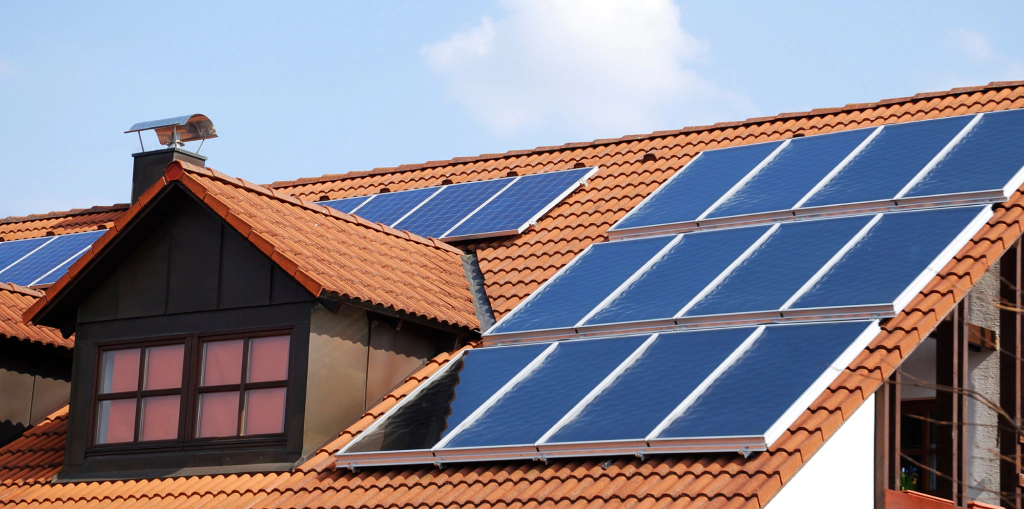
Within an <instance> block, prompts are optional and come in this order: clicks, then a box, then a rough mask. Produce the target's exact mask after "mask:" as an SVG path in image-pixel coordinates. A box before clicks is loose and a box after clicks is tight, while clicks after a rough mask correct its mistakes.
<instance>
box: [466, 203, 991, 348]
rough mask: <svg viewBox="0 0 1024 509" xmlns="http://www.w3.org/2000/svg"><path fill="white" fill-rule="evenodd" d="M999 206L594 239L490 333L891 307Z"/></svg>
mask: <svg viewBox="0 0 1024 509" xmlns="http://www.w3.org/2000/svg"><path fill="white" fill-rule="evenodd" d="M991 215H992V210H991V208H990V207H988V206H984V205H974V206H965V207H953V208H940V209H930V210H912V211H897V212H886V213H880V214H874V215H855V216H847V217H836V218H829V219H813V220H805V221H792V222H783V223H775V224H773V225H759V226H748V227H739V228H724V229H716V230H708V231H698V232H690V233H683V234H676V235H661V236H656V237H647V238H640V239H630V240H623V241H616V242H607V243H600V244H592V245H591V246H590V247H588V248H587V249H586V250H585V251H584V252H583V253H581V254H580V255H579V256H577V257H576V258H575V259H574V260H573V261H572V262H571V263H570V264H569V265H568V266H566V267H565V268H563V269H562V270H561V271H559V272H558V273H557V274H556V275H555V276H554V277H552V278H551V279H550V280H549V281H548V282H547V283H545V284H544V285H543V286H542V287H540V288H539V289H537V290H536V291H535V292H533V294H531V295H530V297H529V298H527V299H526V300H525V301H524V302H523V303H522V304H520V305H519V306H517V307H516V308H515V309H514V310H513V311H512V312H510V313H509V314H508V315H507V316H505V317H504V318H502V320H501V321H500V322H498V323H497V324H496V325H495V326H494V327H492V328H491V329H490V330H488V331H487V333H486V336H485V339H486V340H487V341H489V342H495V341H508V340H516V339H542V338H548V339H552V338H566V337H573V336H577V335H588V334H591V335H592V334H608V333H609V332H614V331H617V330H653V329H671V328H675V327H678V326H710V325H716V324H721V323H737V322H754V323H758V322H764V321H779V320H786V319H797V320H807V319H809V318H816V317H823V316H825V317H832V318H836V317H843V318H847V319H849V318H853V317H885V316H893V315H894V314H895V313H896V312H897V311H899V310H900V309H902V308H903V307H904V306H905V305H906V304H907V303H908V302H909V300H910V299H911V298H912V297H913V296H914V295H916V294H917V292H919V291H920V290H921V287H922V286H923V285H924V284H925V283H926V282H927V280H928V279H930V278H931V277H932V276H934V275H935V274H936V273H937V272H938V270H939V269H941V268H942V265H943V264H945V262H946V261H948V260H949V259H950V258H952V257H953V255H954V254H956V251H957V250H959V249H960V247H961V246H962V245H963V244H964V243H965V242H966V241H967V239H970V238H971V237H972V236H973V235H974V233H975V232H976V231H977V230H978V229H979V228H980V227H981V226H982V225H983V224H984V223H985V222H986V221H987V220H988V218H989V217H991ZM894 246H908V247H907V248H906V249H896V248H894ZM910 246H913V247H912V248H911V247H910Z"/></svg>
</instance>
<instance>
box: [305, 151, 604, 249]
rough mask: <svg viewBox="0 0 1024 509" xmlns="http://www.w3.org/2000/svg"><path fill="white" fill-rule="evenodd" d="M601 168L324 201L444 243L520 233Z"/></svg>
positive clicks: (371, 219) (333, 206) (342, 209)
mask: <svg viewBox="0 0 1024 509" xmlns="http://www.w3.org/2000/svg"><path fill="white" fill-rule="evenodd" d="M595 172H597V168H578V169H572V170H563V171H556V172H550V173H540V174H536V175H524V176H519V177H506V178H501V179H494V180H481V181H477V182H467V183H463V184H449V185H446V186H438V187H427V188H422V189H413V190H409V191H397V192H392V193H383V194H375V195H371V196H356V197H352V198H342V199H340V200H330V201H323V202H320V205H324V206H327V207H332V208H335V209H337V210H340V211H342V212H345V213H348V214H355V215H357V216H360V217H363V218H365V219H369V220H370V221H373V222H377V223H383V224H386V225H389V226H392V227H394V228H398V229H401V230H408V231H410V232H413V233H415V234H417V235H421V236H423V237H434V238H438V239H444V240H446V241H457V240H469V239H477V238H485V237H498V236H504V235H514V234H518V233H522V232H523V231H524V230H525V229H526V228H528V227H529V226H530V225H531V224H533V223H534V222H535V221H537V219H539V218H540V217H541V216H543V215H544V214H546V213H547V212H548V211H549V210H551V208H552V207H554V206H555V205H557V204H558V202H560V201H562V199H564V198H565V197H566V196H568V195H569V193H571V192H572V191H573V190H574V189H576V188H577V187H578V186H580V185H582V184H583V183H585V182H586V181H587V179H589V178H590V177H591V176H592V175H593V174H594V173H595Z"/></svg>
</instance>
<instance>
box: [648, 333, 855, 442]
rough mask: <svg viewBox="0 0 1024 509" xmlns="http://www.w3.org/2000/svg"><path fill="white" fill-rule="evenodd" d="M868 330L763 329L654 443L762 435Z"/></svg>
mask: <svg viewBox="0 0 1024 509" xmlns="http://www.w3.org/2000/svg"><path fill="white" fill-rule="evenodd" d="M869 325H870V322H838V323H826V324H813V325H776V326H771V327H767V328H766V329H765V331H764V334H762V335H761V336H760V337H759V338H758V339H757V340H756V341H755V342H754V344H753V345H752V346H751V347H750V349H749V350H747V351H746V352H745V353H744V354H743V355H742V356H741V357H740V358H739V359H738V360H737V361H736V363H735V364H733V365H732V366H731V367H730V368H728V369H727V370H726V371H725V373H723V374H722V376H721V377H719V378H718V379H716V380H715V381H714V382H713V383H712V384H711V386H710V387H708V390H707V391H706V392H704V394H702V395H701V396H700V397H699V398H697V400H696V401H695V402H694V403H693V405H692V406H691V407H690V408H689V409H687V410H685V411H684V412H683V414H682V415H681V416H680V417H679V418H678V419H676V420H675V421H674V422H673V423H672V424H670V425H669V426H668V427H667V428H666V429H665V430H664V431H663V432H662V433H661V434H660V435H659V436H658V438H698V437H727V436H761V435H764V434H765V433H766V432H767V431H768V428H770V427H771V426H772V424H774V423H775V421H777V420H778V419H779V418H780V417H782V414H783V413H785V412H786V410H788V409H789V407H790V406H792V405H793V403H795V402H796V401H797V399H798V398H799V397H800V396H801V395H803V394H804V392H805V391H807V389H808V387H810V386H811V385H812V384H813V382H814V381H815V380H817V379H818V377H820V376H821V375H822V374H824V373H826V371H828V370H829V366H830V365H831V364H832V363H834V362H835V361H836V359H838V358H839V357H840V355H841V354H842V353H843V352H844V351H846V349H847V348H849V347H850V346H851V344H852V343H853V340H854V339H856V338H857V337H859V336H860V334H861V333H862V332H864V331H865V329H867V328H868V326H869ZM835 374H838V371H837V372H836V373H835Z"/></svg>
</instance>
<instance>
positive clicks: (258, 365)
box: [247, 336, 288, 382]
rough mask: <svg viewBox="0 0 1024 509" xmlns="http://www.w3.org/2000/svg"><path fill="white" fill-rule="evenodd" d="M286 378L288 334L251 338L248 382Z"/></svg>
mask: <svg viewBox="0 0 1024 509" xmlns="http://www.w3.org/2000/svg"><path fill="white" fill-rule="evenodd" d="M287 379H288V336H274V337H272V338H253V339H251V340H250V343H249V377H248V380H247V381H249V382H271V381H274V380H287Z"/></svg>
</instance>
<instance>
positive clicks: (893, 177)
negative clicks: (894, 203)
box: [802, 116, 974, 207]
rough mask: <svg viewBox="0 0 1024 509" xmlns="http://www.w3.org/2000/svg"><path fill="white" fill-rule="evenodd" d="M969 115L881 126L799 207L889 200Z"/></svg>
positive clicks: (957, 131)
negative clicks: (860, 148) (873, 136)
mask: <svg viewBox="0 0 1024 509" xmlns="http://www.w3.org/2000/svg"><path fill="white" fill-rule="evenodd" d="M972 118H974V117H973V116H962V117H950V118H943V119H938V120H925V121H921V122H909V123H906V124H895V125H889V126H885V128H884V129H882V132H881V133H879V135H878V136H876V137H875V139H874V140H872V141H871V143H870V144H868V146H867V147H866V148H865V149H864V150H862V151H861V152H860V153H859V154H857V156H856V157H854V158H853V160H852V161H850V163H849V164H848V165H846V167H844V168H843V169H842V170H841V171H840V172H839V173H838V174H837V175H836V176H835V177H833V178H832V180H830V181H829V182H828V184H825V186H824V187H822V188H821V189H820V190H818V192H816V193H814V196H811V197H810V199H808V200H807V201H806V202H805V203H804V204H803V205H802V206H803V207H817V206H822V205H836V204H840V203H857V202H867V201H875V200H891V199H893V198H895V197H896V194H897V193H899V192H900V190H902V189H903V186H905V185H907V183H908V182H910V181H911V179H913V178H914V176H916V175H917V174H918V172H920V171H921V170H922V169H924V167H925V166H926V165H927V164H928V162H929V161H931V160H932V158H933V157H935V156H936V155H937V154H938V153H939V152H940V151H941V150H942V149H943V147H945V146H946V145H947V144H948V143H949V142H950V141H951V140H952V139H953V138H954V137H955V136H956V135H957V133H959V132H960V131H961V130H962V129H963V128H964V127H965V126H966V125H967V124H968V123H970V121H971V119H972Z"/></svg>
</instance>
